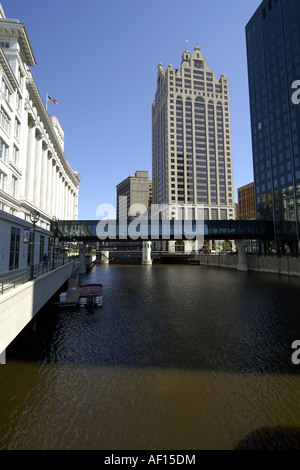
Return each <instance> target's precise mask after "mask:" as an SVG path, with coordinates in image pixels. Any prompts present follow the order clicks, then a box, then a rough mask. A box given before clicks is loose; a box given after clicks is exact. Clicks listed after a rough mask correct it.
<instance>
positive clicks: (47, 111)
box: [46, 91, 48, 112]
mask: <svg viewBox="0 0 300 470" xmlns="http://www.w3.org/2000/svg"><path fill="white" fill-rule="evenodd" d="M46 111H47V112H48V91H47V94H46Z"/></svg>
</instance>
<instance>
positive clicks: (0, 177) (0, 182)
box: [0, 171, 7, 191]
mask: <svg viewBox="0 0 300 470" xmlns="http://www.w3.org/2000/svg"><path fill="white" fill-rule="evenodd" d="M6 177H7V176H6V174H5V173H3V171H0V189H2V191H5V187H6Z"/></svg>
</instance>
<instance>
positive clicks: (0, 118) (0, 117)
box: [0, 108, 10, 134]
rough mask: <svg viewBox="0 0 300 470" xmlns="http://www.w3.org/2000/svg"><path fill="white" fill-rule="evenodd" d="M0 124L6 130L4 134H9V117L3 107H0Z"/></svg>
mask: <svg viewBox="0 0 300 470" xmlns="http://www.w3.org/2000/svg"><path fill="white" fill-rule="evenodd" d="M0 126H1V127H2V129H3V130H4V131H5V132H6V134H9V131H10V119H9V117H8V116H7V114H6V112H5V111H4V110H3V108H1V110H0Z"/></svg>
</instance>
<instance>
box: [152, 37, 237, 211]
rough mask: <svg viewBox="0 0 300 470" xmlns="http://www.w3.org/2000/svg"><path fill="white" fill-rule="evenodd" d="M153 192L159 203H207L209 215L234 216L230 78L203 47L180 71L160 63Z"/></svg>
mask: <svg viewBox="0 0 300 470" xmlns="http://www.w3.org/2000/svg"><path fill="white" fill-rule="evenodd" d="M152 191H153V203H154V204H168V205H171V206H172V205H174V206H177V207H178V206H179V207H180V206H181V205H187V204H188V205H190V207H191V209H192V211H193V208H194V207H196V206H197V205H203V207H204V218H205V219H223V220H228V219H233V218H234V217H235V207H234V198H233V174H232V151H231V128H230V108H229V93H228V80H227V78H226V77H225V76H224V75H221V77H220V79H218V78H217V77H216V75H215V73H214V72H213V71H212V70H211V69H210V68H209V67H208V65H207V64H206V61H205V58H204V56H203V54H202V52H201V50H200V47H199V46H198V45H197V46H196V47H195V49H194V52H193V53H192V54H190V53H189V52H187V51H185V52H184V53H183V54H182V62H181V65H180V67H179V68H177V69H176V68H174V67H172V65H168V67H163V65H162V63H161V62H159V64H158V75H157V90H156V94H155V100H154V102H153V105H152ZM171 217H172V214H171ZM192 217H195V214H193V215H192Z"/></svg>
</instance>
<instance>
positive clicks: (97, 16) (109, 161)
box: [0, 0, 261, 219]
mask: <svg viewBox="0 0 300 470" xmlns="http://www.w3.org/2000/svg"><path fill="white" fill-rule="evenodd" d="M0 2H1V3H2V6H3V8H4V11H5V14H6V17H7V18H16V19H18V20H19V21H20V22H21V23H24V24H25V25H26V28H27V32H28V35H29V39H30V42H31V45H32V48H33V51H34V54H35V57H36V61H37V65H36V66H35V67H32V69H31V70H32V74H33V77H34V79H35V81H36V84H37V86H38V89H39V91H40V94H41V97H42V99H43V100H44V101H45V97H46V93H47V92H48V93H49V95H50V96H52V97H54V98H56V99H57V101H58V105H57V106H56V105H53V104H50V103H49V104H48V113H49V114H54V115H56V116H57V117H58V119H59V121H60V123H61V125H62V128H63V130H64V132H65V155H66V157H67V159H68V161H69V163H70V165H71V166H72V168H73V169H76V170H77V171H78V173H79V174H80V176H81V178H82V182H81V183H80V189H79V214H78V217H79V219H96V218H97V217H96V211H97V207H98V206H99V205H101V204H113V205H114V206H115V205H116V185H117V184H118V183H119V182H121V181H122V180H123V179H125V178H127V176H129V175H132V176H133V175H134V173H135V171H136V170H148V171H149V176H150V177H151V176H152V149H151V106H152V102H153V99H154V95H155V90H156V78H157V65H158V62H159V61H161V62H162V64H163V65H164V66H167V65H168V64H172V65H173V66H174V67H179V65H180V62H181V54H182V52H183V51H184V50H185V49H186V48H187V49H188V50H190V51H193V50H194V47H195V45H196V44H199V46H200V48H201V51H202V52H203V54H204V56H205V59H206V61H207V64H208V66H209V67H210V68H211V69H212V70H213V71H214V72H215V73H216V75H217V77H220V75H221V74H222V73H223V74H224V75H226V76H227V77H228V79H229V93H230V106H231V130H232V149H233V171H234V188H235V201H236V202H237V188H239V187H240V186H243V185H245V184H248V183H250V182H251V181H253V168H252V147H251V131H250V112H249V93H248V76H247V58H246V43H245V26H246V24H247V22H248V21H249V19H250V18H251V16H252V15H253V13H254V12H255V10H256V9H257V7H258V6H259V5H260V3H261V0H242V1H241V0H227V1H224V0H211V1H207V0H185V1H184V2H182V1H179V0H151V1H144V0H109V1H104V0H88V1H87V2H83V1H79V0H51V2H50V1H47V0H0ZM185 39H189V43H188V44H187V43H186V42H185Z"/></svg>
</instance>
